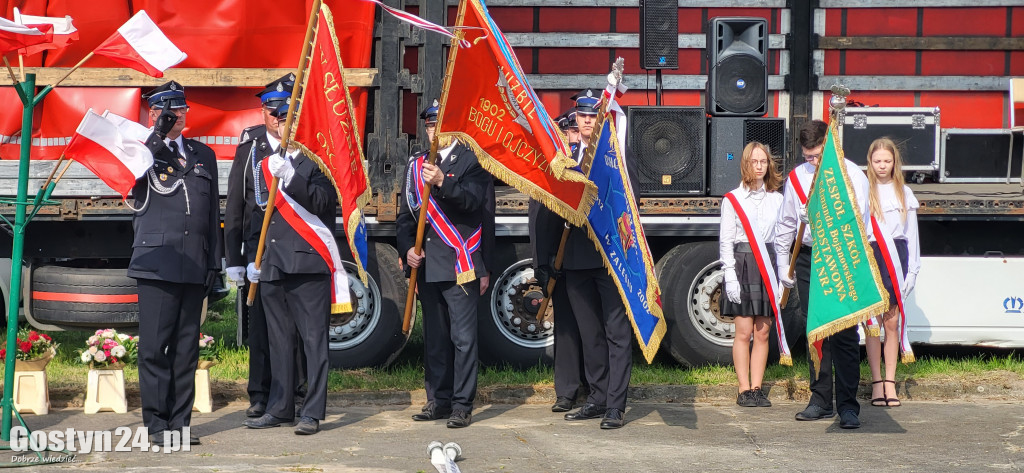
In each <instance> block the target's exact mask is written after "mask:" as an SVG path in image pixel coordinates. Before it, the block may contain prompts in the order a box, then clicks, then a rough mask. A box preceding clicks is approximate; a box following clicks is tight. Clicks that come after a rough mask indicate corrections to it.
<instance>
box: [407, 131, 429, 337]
mask: <svg viewBox="0 0 1024 473" xmlns="http://www.w3.org/2000/svg"><path fill="white" fill-rule="evenodd" d="M437 142H438V137H437V135H436V134H435V135H434V139H433V140H431V141H430V154H429V155H428V156H427V163H428V164H430V165H433V164H434V162H435V161H437ZM431 187H432V186H431V184H430V183H429V182H424V183H423V192H421V193H420V217H419V220H417V221H416V246H414V247H413V251H415V252H416V256H421V255H422V254H423V234H424V233H426V229H427V225H426V224H427V205H428V203H429V199H430V188H431ZM422 264H423V262H422V261H421V262H420V265H422ZM419 269H420V268H419V267H415V268H412V271H410V273H409V292H408V293H407V294H406V295H405V315H404V316H403V317H402V333H403V334H408V333H409V330H410V329H412V313H413V311H414V310H415V309H416V279H417V277H418V276H419Z"/></svg>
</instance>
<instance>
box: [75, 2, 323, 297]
mask: <svg viewBox="0 0 1024 473" xmlns="http://www.w3.org/2000/svg"><path fill="white" fill-rule="evenodd" d="M320 2H321V0H314V2H313V8H312V9H311V10H310V12H309V24H308V25H306V39H305V40H304V41H303V43H302V53H301V54H300V56H299V70H298V71H297V72H296V73H295V86H293V87H292V97H291V105H290V106H289V107H288V118H286V119H285V122H284V133H283V134H282V135H281V156H284V155H285V153H286V150H287V149H288V144H289V143H288V137H289V135H291V130H292V119H293V117H294V116H295V109H296V108H298V97H299V88H300V86H299V84H302V82H303V81H302V79H303V76H304V75H305V74H306V64H307V63H308V62H309V49H310V42H311V41H312V39H313V31H314V30H315V29H316V24H317V20H318V17H319V12H320ZM76 67H77V66H76ZM277 186H278V179H277V176H274V178H273V179H272V180H271V181H270V187H269V188H268V189H267V190H268V192H269V195H268V196H267V210H266V212H264V213H263V228H262V229H261V230H260V241H259V244H258V245H257V246H256V262H255V265H256V269H260V266H261V264H262V261H263V250H265V249H266V244H267V229H269V228H270V218H271V217H272V216H273V214H274V201H275V200H276V199H277ZM256 285H257V282H250V283H249V295H248V297H247V299H246V301H245V303H246V305H248V306H250V307H251V306H252V303H253V301H255V300H256Z"/></svg>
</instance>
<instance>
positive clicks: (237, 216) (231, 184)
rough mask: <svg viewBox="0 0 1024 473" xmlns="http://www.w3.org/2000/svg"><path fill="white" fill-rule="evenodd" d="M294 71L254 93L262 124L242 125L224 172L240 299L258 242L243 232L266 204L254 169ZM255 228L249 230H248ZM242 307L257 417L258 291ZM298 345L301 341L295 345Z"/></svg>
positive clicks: (276, 134)
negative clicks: (250, 258)
mask: <svg viewBox="0 0 1024 473" xmlns="http://www.w3.org/2000/svg"><path fill="white" fill-rule="evenodd" d="M294 83H295V74H292V73H289V74H286V75H284V76H282V77H281V78H279V79H277V80H275V81H273V82H271V83H269V84H267V85H266V87H265V88H264V89H263V90H262V91H260V93H258V94H256V96H257V97H259V98H260V102H261V104H262V105H261V107H260V111H261V113H262V115H263V121H264V124H263V125H257V126H253V127H249V128H246V129H245V130H244V131H242V135H241V137H239V140H238V141H239V144H238V147H237V148H236V149H235V159H234V161H232V163H231V173H230V174H229V176H228V195H227V204H226V206H225V209H224V248H225V251H226V255H225V256H226V258H227V275H228V279H230V280H231V281H232V282H234V283H235V284H236V285H237V286H238V288H239V289H238V293H239V298H241V299H242V300H245V299H246V297H247V296H248V294H247V293H248V285H246V284H245V282H246V278H245V272H246V271H245V269H246V262H247V259H246V256H247V255H249V254H253V255H255V254H256V244H257V243H258V242H257V241H248V240H246V237H247V236H249V235H250V234H255V235H256V237H257V238H258V237H259V232H260V229H261V228H262V226H263V214H264V209H265V208H266V205H267V184H268V183H267V182H265V181H264V179H263V177H262V176H259V175H257V174H254V173H253V170H254V169H256V168H257V166H259V164H260V163H261V162H263V159H264V158H266V157H267V156H270V155H271V154H273V153H274V151H275V150H277V149H278V148H279V147H280V145H281V134H280V131H279V128H278V119H277V117H276V116H274V115H273V112H274V111H275V110H277V108H278V107H280V106H281V105H283V104H284V103H285V101H286V100H287V99H288V98H289V97H291V92H292V86H293V85H294ZM253 230H254V231H253ZM241 310H242V311H243V314H241V315H242V317H241V318H240V321H241V322H240V323H245V324H247V327H248V329H249V330H248V335H249V337H248V343H249V385H248V392H249V408H248V409H246V411H245V414H246V416H248V417H260V416H262V415H263V414H264V412H265V411H266V408H267V399H268V397H269V395H270V342H269V339H268V334H267V319H266V315H265V313H264V311H263V302H262V301H261V300H260V297H259V295H258V294H257V297H256V298H255V299H254V300H253V304H252V306H251V307H248V306H246V305H245V304H242V305H241ZM298 345H299V346H301V343H300V344H298ZM297 348H298V349H297V350H296V354H295V356H296V373H297V376H296V383H297V384H296V387H295V393H296V397H297V398H299V399H301V398H303V397H304V394H303V388H302V385H303V384H304V383H305V381H306V375H305V372H306V370H305V356H304V355H303V354H302V350H301V348H300V347H297Z"/></svg>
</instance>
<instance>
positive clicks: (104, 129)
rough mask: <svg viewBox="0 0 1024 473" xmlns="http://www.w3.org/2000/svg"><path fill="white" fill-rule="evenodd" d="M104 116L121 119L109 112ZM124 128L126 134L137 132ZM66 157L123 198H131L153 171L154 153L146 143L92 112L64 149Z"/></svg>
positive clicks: (113, 122)
mask: <svg viewBox="0 0 1024 473" xmlns="http://www.w3.org/2000/svg"><path fill="white" fill-rule="evenodd" d="M104 115H108V116H111V115H112V117H111V118H113V117H117V118H121V117H118V116H117V115H114V114H111V113H109V112H108V113H104ZM122 120H123V121H124V122H127V121H128V120H124V119H123V118H122ZM136 125H138V124H137V123H136ZM138 126H142V125H138ZM121 127H125V130H126V131H128V130H130V129H131V128H134V127H131V126H130V125H128V124H126V123H121ZM143 128H145V127H143ZM64 157H66V158H68V159H72V160H75V161H78V162H79V163H82V165H83V166H85V167H86V168H88V169H89V170H90V171H92V173H93V174H95V175H96V177H98V178H100V179H101V180H102V181H103V182H104V183H106V184H107V185H108V186H110V188H111V189H114V191H115V192H117V193H118V194H121V197H122V198H127V197H128V193H129V192H130V191H131V190H132V186H134V185H135V181H136V180H138V178H140V177H142V176H143V175H144V174H145V173H146V171H147V170H149V168H151V167H153V153H152V152H150V151H149V148H146V145H145V144H144V143H142V142H141V141H139V140H138V139H136V138H135V137H133V136H127V135H126V133H125V132H122V129H121V128H119V124H118V123H115V121H112V120H111V119H108V118H106V117H104V116H101V115H97V114H96V112H93V111H92V109H89V111H88V112H85V118H83V119H82V123H81V124H79V125H78V129H77V130H75V135H74V136H73V137H71V142H70V143H68V146H67V148H65V149H64Z"/></svg>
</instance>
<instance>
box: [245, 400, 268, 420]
mask: <svg viewBox="0 0 1024 473" xmlns="http://www.w3.org/2000/svg"><path fill="white" fill-rule="evenodd" d="M266 412H267V405H266V404H265V403H262V402H259V401H257V402H254V403H252V405H251V406H249V408H248V409H246V410H245V416H246V417H260V416H262V415H263V414H264V413H266Z"/></svg>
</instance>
